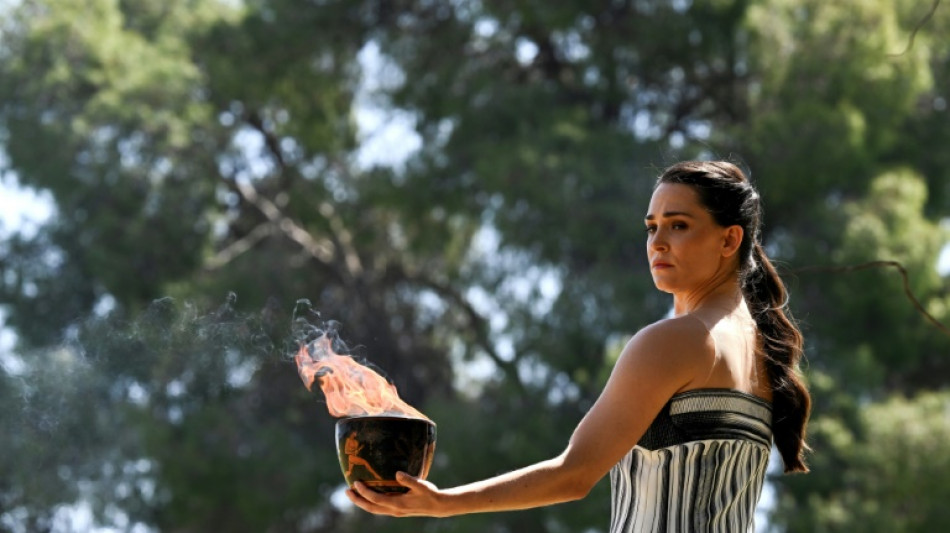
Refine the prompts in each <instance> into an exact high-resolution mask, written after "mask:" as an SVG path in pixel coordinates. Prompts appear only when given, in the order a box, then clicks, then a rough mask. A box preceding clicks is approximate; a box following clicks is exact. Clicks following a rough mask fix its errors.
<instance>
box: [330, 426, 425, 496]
mask: <svg viewBox="0 0 950 533" xmlns="http://www.w3.org/2000/svg"><path fill="white" fill-rule="evenodd" d="M336 451H337V455H338V456H339V459H340V467H341V468H342V469H343V477H344V478H345V479H346V483H347V485H351V486H352V485H353V483H354V482H356V481H362V482H363V483H364V484H366V485H367V486H368V487H370V488H371V489H373V490H375V491H377V492H406V491H407V490H408V489H406V488H405V487H403V486H402V485H400V484H399V483H398V482H396V472H399V471H402V472H406V473H409V474H411V475H413V476H416V477H420V478H422V479H425V478H426V476H428V475H429V468H430V467H431V466H432V456H433V454H434V453H435V424H434V423H433V422H431V421H429V420H423V419H421V418H405V417H397V416H360V417H350V418H341V419H340V420H338V421H337V423H336Z"/></svg>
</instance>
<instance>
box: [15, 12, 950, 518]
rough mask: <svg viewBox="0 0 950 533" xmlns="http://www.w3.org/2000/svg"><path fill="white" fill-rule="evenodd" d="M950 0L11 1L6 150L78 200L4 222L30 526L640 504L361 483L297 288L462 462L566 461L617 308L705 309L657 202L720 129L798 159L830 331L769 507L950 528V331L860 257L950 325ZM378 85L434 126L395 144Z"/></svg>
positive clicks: (631, 319) (18, 164)
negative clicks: (676, 285) (659, 189)
mask: <svg viewBox="0 0 950 533" xmlns="http://www.w3.org/2000/svg"><path fill="white" fill-rule="evenodd" d="M944 7H945V6H940V5H939V2H937V3H934V4H933V5H932V6H927V5H921V4H919V3H916V2H908V1H899V2H890V1H885V0H866V1H862V2H857V3H848V4H836V3H829V2H819V1H813V0H794V1H792V0H760V1H747V0H707V1H701V2H688V1H678V0H666V1H663V0H650V1H640V2H626V1H609V2H606V1H605V2H560V3H556V4H552V3H542V2H537V1H531V0H519V1H509V2H493V1H442V0H433V1H429V2H404V1H388V2H379V1H371V0H366V1H362V0H360V1H353V0H346V1H343V0H330V1H324V2H313V3H300V2H289V1H285V0H247V1H245V2H221V1H216V0H171V1H167V2H159V3H156V2H145V1H142V0H93V1H83V2H79V1H77V0H22V1H20V2H18V3H15V4H14V5H9V6H7V7H0V10H4V11H5V12H4V13H3V15H4V17H3V18H2V21H0V147H2V150H3V152H4V153H5V154H6V157H5V158H0V164H5V165H6V168H0V172H3V173H10V174H12V175H15V176H16V177H17V179H18V181H19V182H20V183H23V184H25V185H26V186H28V187H32V188H35V189H41V190H45V191H49V192H50V194H51V195H52V197H53V199H54V200H55V204H56V216H55V217H54V218H53V219H52V220H51V221H50V222H49V223H48V224H47V225H46V226H44V227H43V228H42V231H40V232H39V233H37V234H36V235H25V234H20V235H11V236H10V237H9V238H8V239H6V240H5V241H4V242H2V243H0V272H2V275H0V295H2V296H0V297H2V300H0V301H2V308H3V311H4V313H5V317H6V321H7V323H8V325H9V326H10V327H12V328H13V329H14V330H15V331H16V333H17V336H18V345H17V347H16V350H15V352H14V353H8V354H0V357H2V358H3V359H2V361H4V371H3V372H0V397H2V398H3V401H4V405H11V406H14V407H13V408H11V409H9V410H6V411H3V412H2V413H0V423H2V424H3V426H2V427H3V428H4V431H3V435H2V436H0V449H2V450H3V451H4V453H2V454H0V469H2V470H0V524H3V525H2V526H0V527H8V528H10V529H13V530H17V529H21V530H56V529H64V527H63V526H62V524H63V520H66V519H67V518H68V515H69V513H70V511H69V509H70V506H74V505H76V504H77V502H78V504H80V505H88V506H89V508H90V509H91V511H92V513H93V516H94V519H95V521H96V522H97V523H101V524H113V525H117V526H118V527H126V528H127V527H131V525H133V524H142V525H144V526H148V527H152V528H155V529H159V530H180V531H192V530H193V531H203V530H209V529H226V530H229V531H261V530H298V531H334V532H340V531H365V530H366V529H367V528H370V527H372V528H374V529H375V530H385V531H393V532H396V531H420V530H422V531H429V530H438V531H457V532H468V531H479V532H481V531H498V532H504V531H552V532H558V531H605V530H606V526H607V513H608V506H607V497H606V488H605V487H604V486H600V487H598V488H597V491H596V494H594V495H592V496H591V497H590V498H588V499H587V500H585V501H584V502H580V503H573V504H570V505H564V506H557V507H553V508H548V509H539V510H534V511H529V512H521V513H507V514H503V515H484V516H473V517H464V518H458V519H453V520H448V521H440V522H434V521H428V520H404V521H395V520H388V519H380V518H375V517H368V516H365V515H363V514H361V513H354V512H352V511H351V510H349V509H347V508H346V506H345V505H344V506H341V505H339V503H335V502H338V499H339V494H338V493H336V491H337V490H338V489H339V486H340V483H341V477H340V475H339V472H338V471H337V465H336V459H335V452H334V450H333V449H332V430H333V428H332V420H331V419H330V418H329V417H328V416H326V413H324V412H322V411H323V408H322V406H320V405H319V404H318V403H317V401H315V399H314V398H313V397H312V396H310V395H308V394H307V393H306V391H305V390H304V389H303V387H301V386H300V383H299V381H298V380H297V378H296V377H295V376H294V370H293V367H292V365H291V364H290V363H289V361H288V359H287V357H286V356H287V354H288V353H289V352H291V351H292V342H290V341H292V337H293V335H292V332H291V325H292V316H291V315H292V313H293V311H294V309H295V306H296V305H297V304H296V303H297V301H298V299H301V298H307V299H309V300H310V302H311V304H312V307H313V309H315V310H318V311H319V312H320V313H321V316H322V317H323V318H325V319H334V320H338V321H339V322H340V323H342V324H343V329H342V333H343V336H344V338H345V339H346V340H348V341H350V343H351V344H354V345H355V346H356V348H355V350H354V351H355V352H356V354H357V355H359V356H363V357H365V358H367V359H368V360H370V361H372V362H373V363H374V364H375V365H376V366H378V367H380V368H382V369H384V370H385V371H387V372H388V373H389V375H390V377H391V378H392V379H393V381H394V382H395V383H396V385H397V386H398V387H399V389H400V391H401V392H402V394H403V396H404V397H405V398H406V399H407V400H408V401H409V402H410V403H413V404H415V405H417V406H419V407H420V408H421V409H422V410H423V411H425V412H427V413H428V414H429V415H430V416H431V417H432V418H433V419H435V420H436V422H438V423H439V448H438V454H437V458H436V465H435V467H434V468H433V472H432V479H433V481H435V482H437V483H439V484H443V485H449V484H453V483H458V482H464V481H470V480H472V479H475V478H478V477H482V476H486V475H490V474H493V473H497V472H499V471H503V470H507V469H510V468H514V467H517V466H521V465H523V464H525V463H526V462H529V461H534V460H539V459H543V458H546V457H549V456H551V455H553V454H555V453H557V452H558V451H560V449H561V448H562V447H563V445H564V443H565V442H566V441H567V438H568V437H569V434H570V431H571V429H572V428H573V426H574V425H575V424H576V422H577V421H578V420H579V419H580V417H581V416H582V415H583V413H584V412H585V410H586V409H587V408H588V407H589V406H590V405H591V403H592V402H593V400H594V399H595V398H596V395H597V393H598V392H599V389H600V387H601V386H602V384H603V383H604V380H605V377H606V374H607V372H609V369H610V366H611V363H612V361H613V358H614V357H615V356H616V352H617V348H616V344H617V339H619V338H623V337H624V336H625V335H629V334H630V333H632V332H634V331H635V330H636V329H638V328H639V327H641V326H643V325H645V324H646V323H648V322H649V321H652V320H655V319H658V318H660V317H662V316H663V315H664V314H665V313H666V311H667V308H668V306H669V301H668V299H667V298H666V297H665V296H664V295H660V294H657V293H656V292H655V290H654V289H653V287H652V284H651V283H650V280H649V277H648V276H647V275H646V274H647V270H646V266H647V265H646V261H645V257H644V253H643V248H642V246H643V245H642V242H643V241H642V234H641V233H640V232H641V231H642V229H641V223H640V222H639V219H640V217H641V216H642V211H643V209H644V207H645V205H646V204H647V202H648V199H649V194H650V191H651V188H652V184H653V179H654V177H655V176H656V175H657V174H658V173H659V172H660V170H661V169H662V168H663V167H664V166H665V165H667V164H669V163H671V162H673V161H676V160H679V159H686V158H708V157H732V158H734V159H737V160H738V161H739V162H740V163H741V164H743V165H744V166H746V167H747V168H748V169H749V170H750V171H751V174H752V177H753V179H754V180H755V181H756V183H757V185H758V186H759V188H760V189H761V191H762V193H763V196H764V198H765V202H766V225H767V228H766V229H767V245H768V247H769V250H770V251H771V252H772V255H773V256H774V257H775V258H776V259H777V260H778V262H779V264H780V266H781V267H782V269H783V271H784V272H785V274H786V276H787V279H788V280H789V282H790V284H791V289H792V290H791V294H792V297H791V298H792V299H791V302H790V304H791V307H792V310H793V311H794V313H795V315H796V316H797V317H798V318H799V319H800V320H801V323H802V325H803V328H804V330H805V335H806V339H807V357H808V366H807V368H806V370H805V371H806V375H807V378H808V380H809V382H810V383H811V386H812V389H813V391H814V395H815V400H816V402H815V413H814V416H815V418H814V423H813V425H812V436H813V437H812V442H813V447H814V449H815V451H814V454H813V457H812V466H813V472H812V473H811V474H808V475H807V476H797V477H777V478H776V479H774V480H773V482H774V483H773V484H774V486H775V488H776V490H777V494H778V497H777V504H776V507H775V510H774V512H773V513H772V515H771V517H770V523H771V524H772V525H773V526H774V527H776V528H778V529H782V530H788V531H823V530H847V529H849V528H850V529H853V528H854V527H856V524H866V523H869V522H868V521H873V522H874V523H875V524H880V525H881V528H882V530H885V529H887V530H894V529H900V530H908V531H909V530H932V529H935V528H939V525H945V524H946V521H947V518H946V517H945V516H944V514H941V513H942V511H940V505H937V504H936V503H935V502H939V501H942V498H943V496H942V494H943V492H941V491H940V490H939V488H938V487H936V485H934V486H933V490H932V491H929V492H928V493H927V494H926V495H925V497H917V498H912V497H911V495H910V493H909V492H908V491H909V490H910V489H909V487H911V486H912V485H908V480H910V479H913V478H911V477H910V476H921V479H930V478H929V477H926V476H927V475H928V472H927V471H926V470H927V469H926V465H925V464H919V463H914V460H915V459H912V458H908V457H905V455H906V454H907V450H913V449H915V447H917V446H920V447H926V448H927V449H928V450H930V449H931V448H932V450H931V451H932V453H930V454H929V455H930V456H932V457H933V458H934V460H935V461H936V460H939V458H940V457H942V456H944V455H946V453H947V445H946V444H942V443H943V442H944V441H946V439H942V438H938V437H939V436H940V435H941V433H940V432H941V431H944V430H945V428H943V426H942V425H941V424H944V422H945V420H943V419H941V418H940V416H939V415H938V414H937V413H938V411H939V407H938V406H939V405H942V404H941V403H940V402H946V401H947V400H946V399H945V398H944V396H945V394H944V393H941V392H935V391H941V390H943V389H944V388H945V383H944V382H943V380H942V379H941V376H945V375H947V371H948V370H950V368H948V362H947V359H946V357H945V355H946V354H947V353H948V349H950V338H948V337H947V336H945V335H943V334H942V332H941V331H940V330H939V329H937V328H935V327H934V326H933V325H932V324H931V323H929V322H927V320H926V319H925V317H924V316H923V315H922V313H921V312H920V309H917V308H915V307H914V305H913V301H912V300H911V299H910V298H909V297H908V295H907V294H905V292H904V285H903V279H902V277H901V275H900V273H899V272H898V271H897V270H896V269H893V268H889V267H886V266H884V267H870V266H868V267H867V268H864V267H862V268H851V267H854V266H858V265H865V266H867V265H869V264H871V263H872V262H881V261H896V262H899V263H900V264H901V266H902V267H903V268H904V272H906V274H907V279H908V285H909V290H910V295H912V296H913V298H914V299H916V300H917V301H918V302H919V303H920V305H921V307H922V308H923V309H924V310H925V311H926V312H927V313H928V314H929V315H930V316H931V317H933V318H934V319H935V320H937V321H942V322H943V323H946V322H947V321H948V319H950V297H948V296H947V295H948V293H950V291H948V284H950V282H948V278H947V276H946V274H943V275H941V274H939V273H938V272H937V271H936V268H935V264H936V258H937V256H938V254H939V253H940V251H941V249H942V248H943V247H945V246H946V243H947V241H948V235H947V233H946V229H945V228H946V225H945V224H944V225H941V221H942V220H944V219H945V218H946V217H947V216H948V213H950V187H948V186H947V184H948V183H950V176H948V172H950V170H948V169H950V161H948V159H947V158H948V155H947V151H946V150H945V149H944V147H945V146H946V145H947V143H948V141H950V128H948V127H947V124H948V120H947V100H948V99H950V94H948V93H947V90H948V89H947V88H948V87H950V84H948V83H947V82H948V81H950V74H948V73H950V68H948V65H950V45H948V44H947V42H946V39H944V38H943V36H944V35H946V33H947V30H948V29H950V27H948V26H950V15H948V11H947V10H946V9H944ZM367 114H370V115H372V114H376V115H378V117H399V118H400V119H401V123H402V124H404V125H406V127H407V129H406V131H400V132H399V133H398V135H400V136H401V139H400V141H401V142H400V143H397V144H403V145H406V146H417V147H418V148H417V149H415V150H413V151H411V153H409V154H407V157H406V158H405V159H404V160H400V161H398V162H397V163H396V164H383V163H381V162H380V161H379V160H378V159H376V160H374V159H372V157H371V156H372V154H371V153H370V152H369V151H368V150H369V147H370V146H371V145H372V144H373V143H374V139H373V138H372V136H370V135H369V134H368V133H367V132H366V131H365V117H366V115H367ZM378 117H377V118H378ZM386 149H387V150H393V151H395V150H396V149H397V148H396V147H388V148H386ZM386 155H390V154H386ZM231 291H234V293H236V294H237V295H238V297H239V299H238V300H234V299H233V298H229V297H227V296H226V295H227V294H228V293H229V292H231ZM891 419H894V420H904V421H906V423H905V424H900V425H898V424H890V425H887V426H885V425H881V423H882V421H884V420H891ZM944 425H945V424H944ZM8 428H12V429H10V430H9V431H7V429H8ZM901 431H906V432H907V433H910V434H911V435H910V436H909V437H908V439H907V440H906V441H902V439H901V436H902V433H901ZM944 432H945V431H944ZM935 436H936V437H935ZM878 443H881V445H880V446H878V445H877V444H878ZM895 465H903V466H901V467H899V468H898V467H897V466H895ZM876 471H880V472H884V473H886V479H887V480H888V482H889V485H888V487H891V488H892V489H893V490H891V488H887V489H886V490H885V487H883V486H881V485H879V484H875V482H874V479H873V478H871V477H869V474H868V472H876ZM937 471H939V470H938V469H937V468H936V465H935V468H934V470H932V471H930V473H932V472H937ZM928 483H933V484H937V483H939V482H938V481H937V480H936V478H934V479H933V480H932V481H928ZM928 486H930V485H928ZM335 493H336V496H334V494H335ZM931 498H932V499H931ZM803 509H807V510H808V513H807V517H806V516H805V513H803V512H802V510H803ZM888 517H890V518H888ZM885 525H887V526H888V527H885Z"/></svg>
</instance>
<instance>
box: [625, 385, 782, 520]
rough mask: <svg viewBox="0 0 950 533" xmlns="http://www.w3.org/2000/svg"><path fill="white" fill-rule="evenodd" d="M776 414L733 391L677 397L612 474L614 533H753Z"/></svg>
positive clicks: (704, 391) (766, 405)
mask: <svg viewBox="0 0 950 533" xmlns="http://www.w3.org/2000/svg"><path fill="white" fill-rule="evenodd" d="M771 424H772V408H771V405H770V404H769V403H767V402H765V401H763V400H762V399H760V398H758V397H756V396H754V395H751V394H747V393H744V392H740V391H735V390H731V389H699V390H693V391H688V392H684V393H680V394H677V395H675V396H673V397H672V398H671V399H670V401H669V402H668V403H667V404H666V405H665V406H664V407H663V409H662V410H661V412H660V414H659V415H657V417H656V419H655V420H654V421H653V423H652V424H651V425H650V428H649V429H648V430H647V432H646V433H645V434H644V436H643V438H641V439H640V442H639V443H637V445H636V446H634V448H633V449H632V450H630V452H628V453H627V455H626V456H624V457H623V459H621V460H620V462H619V463H617V464H616V465H615V466H614V467H613V468H612V469H611V471H610V486H611V518H610V533H684V532H697V533H705V532H723V533H735V532H753V531H754V529H755V507H756V505H757V504H758V501H759V496H760V495H761V493H762V486H763V484H764V482H765V472H766V468H767V467H768V461H769V452H770V450H771V445H772V430H771Z"/></svg>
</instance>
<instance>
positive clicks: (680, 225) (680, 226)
mask: <svg viewBox="0 0 950 533" xmlns="http://www.w3.org/2000/svg"><path fill="white" fill-rule="evenodd" d="M672 227H673V229H686V224H684V223H682V222H674V223H673V224H672Z"/></svg>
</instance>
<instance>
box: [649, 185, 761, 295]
mask: <svg viewBox="0 0 950 533" xmlns="http://www.w3.org/2000/svg"><path fill="white" fill-rule="evenodd" d="M644 222H645V223H646V227H647V257H648V259H649V261H650V272H651V273H652V275H653V283H655V284H656V287H657V288H658V289H660V290H661V291H664V292H669V293H689V292H692V291H696V290H702V289H703V288H704V287H706V286H707V285H709V284H711V283H713V282H714V280H715V279H716V278H717V277H719V276H721V275H722V274H723V273H725V272H727V271H728V270H735V266H734V265H733V263H735V259H734V256H735V251H736V249H737V248H738V242H736V239H738V241H741V239H742V230H741V229H740V228H739V227H738V226H732V227H731V228H724V227H722V226H720V225H718V224H716V222H715V221H714V220H713V218H712V215H710V214H709V212H708V211H706V208H705V207H703V205H702V204H701V203H700V201H699V194H698V193H697V192H696V191H695V190H694V189H693V188H692V187H690V186H688V185H683V184H679V183H662V184H660V185H659V186H658V187H657V188H656V190H655V191H653V197H652V198H651V199H650V207H649V208H648V210H647V214H646V217H645V219H644Z"/></svg>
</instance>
